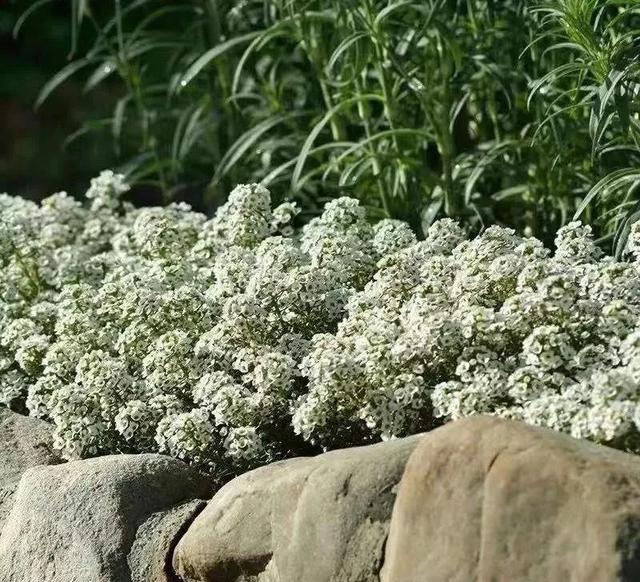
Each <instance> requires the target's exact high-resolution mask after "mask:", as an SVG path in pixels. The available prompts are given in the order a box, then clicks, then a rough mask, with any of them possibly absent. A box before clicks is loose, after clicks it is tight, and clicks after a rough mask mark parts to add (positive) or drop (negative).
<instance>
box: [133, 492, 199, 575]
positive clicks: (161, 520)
mask: <svg viewBox="0 0 640 582" xmlns="http://www.w3.org/2000/svg"><path fill="white" fill-rule="evenodd" d="M205 506H206V502H205V501H202V500H194V501H189V502H187V503H184V504H183V505H179V506H178V507H174V508H172V509H169V510H168V511H159V512H158V513H154V514H153V515H152V516H151V517H150V518H149V519H147V520H146V521H145V522H144V523H143V524H142V525H141V526H140V527H139V528H138V531H137V533H136V539H135V541H134V543H133V546H132V548H131V552H130V553H129V558H128V562H129V569H130V570H131V580H132V582H166V580H171V581H172V580H173V579H172V578H171V573H172V572H173V568H172V566H171V557H172V556H173V550H174V548H175V545H176V543H177V542H178V540H179V539H180V537H181V536H182V535H183V534H184V532H185V531H186V528H187V527H188V526H189V525H190V524H191V522H192V521H193V520H194V518H195V517H196V516H197V515H198V513H200V511H202V510H203V509H204V507H205Z"/></svg>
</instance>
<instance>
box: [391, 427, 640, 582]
mask: <svg viewBox="0 0 640 582" xmlns="http://www.w3.org/2000/svg"><path fill="white" fill-rule="evenodd" d="M381 579H382V581H383V582H419V581H422V580H425V581H426V580H429V581H434V582H439V581H445V580H446V581H453V582H456V581H460V582H462V581H464V582H468V581H478V582H489V581H491V582H513V581H525V580H526V581H527V582H537V581H540V582H542V581H544V582H555V581H558V582H568V581H575V582H583V581H591V580H593V581H597V582H608V581H614V580H628V581H631V580H634V581H635V580H640V458H639V457H637V456H634V455H629V454H625V453H622V452H619V451H615V450H613V449H609V448H606V447H601V446H597V445H594V444H591V443H587V442H584V441H577V440H575V439H572V438H570V437H568V436H565V435H562V434H559V433H555V432H552V431H549V430H544V429H540V428H534V427H531V426H527V425H525V424H522V423H518V422H514V421H507V420H500V419H497V418H491V417H472V418H468V419H465V420H462V421H459V422H456V423H452V424H449V425H447V426H445V427H443V428H440V429H437V430H435V431H433V432H432V433H430V434H429V435H428V436H427V437H426V438H424V439H423V440H422V441H421V442H420V444H419V445H418V446H417V447H416V449H415V450H414V452H413V454H412V455H411V457H410V459H409V462H408V463H407V467H406V470H405V473H404V476H403V478H402V482H401V484H400V487H399V492H398V496H397V499H396V503H395V506H394V509H393V517H392V520H391V530H390V534H389V539H388V541H387V545H386V552H385V563H384V568H383V571H382V573H381Z"/></svg>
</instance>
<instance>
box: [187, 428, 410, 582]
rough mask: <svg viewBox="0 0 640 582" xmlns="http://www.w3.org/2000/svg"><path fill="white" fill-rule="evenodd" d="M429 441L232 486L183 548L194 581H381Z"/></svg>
mask: <svg viewBox="0 0 640 582" xmlns="http://www.w3.org/2000/svg"><path fill="white" fill-rule="evenodd" d="M420 438H421V437H420V436H416V437H411V438H408V439H403V440H397V441H392V442H388V443H382V444H378V445H373V446H368V447H360V448H353V449H344V450H340V451H333V452H331V453H327V454H324V455H319V456H317V457H313V458H299V459H292V460H289V461H282V462H280V463H274V464H272V465H268V466H266V467H263V468H260V469H257V470H255V471H251V472H249V473H246V474H245V475H242V476H240V477H238V478H236V479H234V480H233V481H231V482H229V483H228V484H227V485H225V487H223V488H222V489H221V490H220V491H219V492H218V493H217V494H216V495H215V496H214V498H213V499H212V500H211V501H210V502H209V504H208V506H207V507H206V508H205V509H204V511H203V512H202V513H200V515H199V516H198V517H197V518H196V519H195V521H194V522H193V524H192V525H191V526H190V527H189V528H188V530H187V532H186V534H185V535H184V536H183V537H182V539H181V540H180V541H179V542H178V545H177V547H176V550H175V553H174V569H175V571H176V572H177V573H178V574H179V575H180V576H181V577H182V578H183V579H184V580H188V581H190V582H191V581H211V582H213V581H215V582H231V581H237V582H240V581H243V582H249V581H260V582H276V581H277V582H302V581H304V582H329V581H331V582H374V581H377V580H378V571H379V568H380V564H381V561H382V558H383V553H384V543H385V540H386V537H387V533H388V527H389V519H390V516H391V510H392V507H393V502H394V499H395V495H396V486H397V483H398V481H399V480H400V477H401V475H402V472H403V470H404V466H405V463H406V460H407V458H408V457H409V455H410V453H411V451H412V450H413V448H414V447H415V446H416V444H417V443H418V442H419V440H420Z"/></svg>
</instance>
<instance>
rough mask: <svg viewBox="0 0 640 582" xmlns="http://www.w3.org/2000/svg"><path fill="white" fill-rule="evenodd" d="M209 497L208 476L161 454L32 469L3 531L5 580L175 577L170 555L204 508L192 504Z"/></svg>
mask: <svg viewBox="0 0 640 582" xmlns="http://www.w3.org/2000/svg"><path fill="white" fill-rule="evenodd" d="M209 494H210V483H209V481H208V479H205V478H204V477H203V476H201V475H200V474H199V473H197V472H196V471H195V470H192V469H190V468H189V467H188V466H186V465H185V464H184V463H182V462H180V461H177V460H175V459H171V458H169V457H164V456H161V455H152V454H148V455H146V454H145V455H117V456H110V457H100V458H96V459H89V460H85V461H74V462H70V463H66V464H64V465H57V466H51V467H35V468H32V469H29V470H27V471H26V473H25V474H24V475H23V477H22V479H21V481H20V484H19V485H18V489H17V491H16V494H15V497H14V503H13V508H12V510H11V513H10V514H9V516H8V518H7V520H6V522H5V525H4V529H3V530H2V533H1V534H0V572H2V580H3V582H34V581H35V580H37V581H38V582H131V581H135V582H142V581H144V582H159V581H163V582H164V581H169V580H172V577H171V576H172V572H171V571H170V568H165V566H166V565H167V564H168V563H170V560H169V559H168V556H169V555H170V554H171V550H172V549H173V546H174V545H175V539H176V537H177V536H178V535H179V534H180V533H181V530H183V529H184V527H183V524H184V523H185V522H186V523H188V522H189V521H190V520H191V519H192V518H193V516H194V514H195V513H196V512H197V511H198V509H199V507H198V503H197V502H196V503H189V502H190V501H192V500H195V499H198V498H201V499H207V498H208V497H209ZM137 538H138V539H137ZM140 538H142V539H140ZM132 569H133V571H132Z"/></svg>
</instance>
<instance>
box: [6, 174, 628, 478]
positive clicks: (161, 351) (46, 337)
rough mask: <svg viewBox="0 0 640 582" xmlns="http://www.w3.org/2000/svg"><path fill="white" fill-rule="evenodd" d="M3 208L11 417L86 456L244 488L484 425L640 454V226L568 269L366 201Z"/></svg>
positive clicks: (571, 253) (566, 237)
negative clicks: (305, 466) (425, 434)
mask: <svg viewBox="0 0 640 582" xmlns="http://www.w3.org/2000/svg"><path fill="white" fill-rule="evenodd" d="M126 190H127V185H126V184H125V183H124V181H123V178H122V176H118V175H114V174H113V173H112V172H104V173H103V174H102V175H101V176H100V177H98V178H97V179H95V180H94V181H93V182H92V185H91V188H90V189H89V191H88V192H87V199H88V204H87V205H82V204H81V203H79V202H77V201H75V200H74V199H72V198H71V197H69V196H67V195H66V194H64V193H60V194H54V195H53V196H51V197H49V198H47V199H45V200H44V201H43V202H42V204H41V205H36V204H34V203H32V202H29V201H26V200H24V199H21V198H17V197H10V196H7V195H3V196H1V197H0V266H1V271H0V350H1V351H0V402H1V403H2V404H4V405H6V406H10V407H12V408H14V409H17V410H22V411H28V412H29V414H31V415H33V416H36V417H40V418H45V419H48V420H50V421H52V422H53V423H54V425H55V431H54V446H55V447H56V448H57V449H59V450H60V451H61V453H62V454H63V455H64V456H65V457H66V458H69V459H71V458H77V457H84V456H92V455H99V454H104V453H109V452H140V451H159V452H163V453H167V454H170V455H173V456H175V457H178V458H180V459H184V460H186V461H188V462H191V463H194V464H197V465H199V466H201V467H204V468H208V469H210V470H214V469H215V470H216V471H219V472H222V473H224V472H225V471H228V472H230V473H232V472H236V471H238V470H241V469H244V468H246V467H248V466H252V465H256V464H261V463H265V462H268V461H269V460H272V459H274V458H280V457H283V456H287V455H291V454H299V453H305V452H309V451H313V450H319V449H321V448H322V449H327V448H335V447H341V446H348V445H352V444H361V443H366V442H371V441H375V440H379V439H381V438H383V439H386V438H393V437H396V436H402V435H406V434H410V433H414V432H417V431H424V430H428V429H430V428H432V427H434V426H437V425H439V424H441V423H442V422H444V421H446V420H448V419H455V418H458V417H461V416H465V415H470V414H475V413H489V414H497V415H501V416H506V417H510V418H520V419H523V420H525V421H526V422H529V423H533V424H539V425H543V426H548V427H551V428H554V429H556V430H561V431H565V432H569V433H571V434H573V435H574V436H577V437H580V438H589V439H592V440H595V441H598V442H603V443H607V444H610V445H613V446H617V447H620V448H625V449H628V450H636V449H638V448H640V439H639V438H638V426H639V425H640V409H639V408H638V402H639V399H638V394H639V393H640V384H639V383H640V262H638V259H640V230H638V229H636V228H635V227H634V228H632V231H631V235H630V237H629V243H628V248H627V259H628V260H625V261H618V260H615V259H613V258H611V257H607V256H603V255H602V253H601V251H600V250H599V249H598V247H597V246H596V245H595V244H594V242H593V240H592V239H591V236H590V231H589V228H588V227H584V226H581V225H580V224H579V223H571V224H569V225H568V226H566V227H564V228H562V229H561V230H560V231H559V232H558V234H557V238H556V250H555V252H554V253H552V252H551V251H549V250H547V249H545V248H544V247H543V245H542V244H541V243H540V242H539V241H538V240H536V239H534V238H521V237H518V236H516V235H515V234H514V232H513V231H511V230H509V229H505V228H501V227H495V226H494V227H490V228H488V229H487V230H485V231H484V232H483V233H482V234H481V235H480V236H478V237H476V238H474V239H472V240H469V239H468V238H467V237H466V236H465V233H464V231H463V230H462V229H461V228H460V227H459V226H458V225H457V224H456V223H455V222H453V221H452V220H450V219H444V220H441V221H438V222H436V223H434V224H433V225H432V226H431V228H430V229H429V230H428V232H427V235H426V238H425V240H422V241H419V242H418V241H417V240H416V238H415V236H414V234H413V233H412V231H411V229H410V228H409V227H408V226H407V225H406V224H405V223H403V222H400V221H396V220H383V221H380V222H378V223H376V224H371V223H370V222H368V221H367V217H366V215H365V214H366V213H365V211H364V209H363V208H362V207H361V206H359V204H358V202H357V201H356V200H354V199H350V198H339V199H337V200H334V201H332V202H330V203H328V204H327V205H326V207H325V210H324V213H323V214H322V215H321V216H320V217H318V218H315V219H313V220H312V221H311V222H309V223H308V224H307V225H306V226H304V227H303V228H302V229H300V230H299V231H298V232H296V231H294V229H293V228H292V221H293V218H294V217H295V215H296V213H297V209H296V207H295V205H293V204H291V203H284V204H282V205H280V206H278V207H277V208H275V209H272V208H271V202H270V196H269V192H268V191H267V190H266V189H264V188H263V187H261V186H257V185H248V186H238V187H237V188H236V189H235V190H234V191H233V192H232V193H231V195H230V197H229V200H228V202H227V203H226V204H224V205H223V206H222V207H220V208H219V210H218V211H217V213H216V215H215V216H214V217H213V218H211V219H207V217H205V216H204V215H201V214H199V213H196V212H193V211H191V209H190V208H189V207H188V206H187V205H184V204H172V205H170V206H167V207H166V208H141V209H135V208H133V207H131V206H129V205H128V204H126V203H123V202H122V201H121V195H122V194H123V193H124V192H126Z"/></svg>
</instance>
